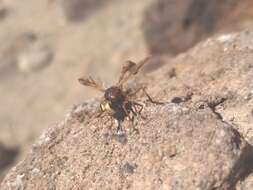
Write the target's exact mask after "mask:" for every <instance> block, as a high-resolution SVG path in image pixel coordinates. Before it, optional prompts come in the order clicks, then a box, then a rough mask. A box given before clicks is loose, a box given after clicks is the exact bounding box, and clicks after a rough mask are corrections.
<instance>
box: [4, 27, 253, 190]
mask: <svg viewBox="0 0 253 190" xmlns="http://www.w3.org/2000/svg"><path fill="white" fill-rule="evenodd" d="M252 44H253V31H251V30H247V31H243V32H240V33H228V34H224V35H221V36H215V37H213V38H210V39H208V40H206V41H203V42H201V43H199V44H198V45H197V46H195V47H194V48H192V49H191V50H189V51H188V52H186V53H184V54H181V55H180V56H178V57H176V58H174V59H172V58H170V59H168V60H167V64H166V65H164V66H163V67H162V68H161V69H159V70H156V71H153V72H152V73H149V74H147V75H139V77H137V78H136V79H135V81H131V82H130V84H147V87H148V88H147V91H148V93H149V94H150V95H151V96H152V98H154V99H155V100H159V101H162V102H164V104H162V105H157V104H152V103H150V102H149V101H147V99H146V97H145V96H142V95H141V94H139V95H138V96H137V98H136V101H138V102H140V103H143V105H144V110H143V112H142V117H136V118H135V124H136V125H135V126H134V128H133V126H132V125H131V122H130V121H128V120H125V121H124V122H123V129H124V131H123V132H124V133H121V134H120V135H119V134H117V133H116V126H111V125H110V122H107V118H102V117H101V118H96V117H95V116H94V115H95V113H96V111H97V110H96V109H97V108H98V107H99V101H98V100H96V99H95V100H94V101H87V102H85V103H83V104H80V105H77V106H74V107H73V109H72V110H71V111H70V112H69V113H68V114H67V116H66V118H65V119H64V120H63V121H62V122H60V123H59V124H57V125H55V126H53V127H51V128H49V129H48V130H47V131H46V132H45V133H44V134H43V135H42V136H41V138H40V139H39V140H38V141H37V143H36V144H34V146H33V148H32V150H31V152H30V154H29V155H27V157H26V159H25V160H24V161H22V162H20V163H19V164H18V165H17V166H16V167H15V168H13V169H12V170H11V171H10V172H9V174H8V175H7V176H6V178H5V179H4V180H3V182H2V184H1V186H0V189H1V190H2V189H3V190H5V189H28V190H29V189H63V190H64V189H189V190H191V189H192V190H197V189H201V190H213V189H218V190H231V189H236V188H245V189H246V188H250V187H251V184H252V183H251V179H252V173H253V164H252V160H253V146H252V145H253V141H252V139H253V130H252V125H253V119H252V118H253V116H252V105H253V104H252V101H253V98H252V97H253V95H252V89H253V85H252V77H253V62H252V60H253V54H252V49H253V46H252ZM164 61H166V60H164ZM133 86H134V85H133Z"/></svg>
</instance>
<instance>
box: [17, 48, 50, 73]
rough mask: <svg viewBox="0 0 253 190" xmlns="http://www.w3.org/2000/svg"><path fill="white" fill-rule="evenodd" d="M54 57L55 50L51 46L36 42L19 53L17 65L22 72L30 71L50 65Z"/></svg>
mask: <svg viewBox="0 0 253 190" xmlns="http://www.w3.org/2000/svg"><path fill="white" fill-rule="evenodd" d="M52 59H53V52H52V50H51V49H50V48H49V47H47V46H45V45H41V44H35V45H32V46H31V47H29V48H28V49H25V50H23V51H22V52H20V53H19V54H18V56H17V65H18V68H19V70H20V71H21V72H29V71H33V70H39V69H42V68H44V67H46V66H48V65H49V64H50V63H51V62H52Z"/></svg>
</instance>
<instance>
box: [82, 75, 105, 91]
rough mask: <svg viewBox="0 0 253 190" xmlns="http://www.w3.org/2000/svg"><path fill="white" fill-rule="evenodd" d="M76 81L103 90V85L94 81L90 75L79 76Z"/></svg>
mask: <svg viewBox="0 0 253 190" xmlns="http://www.w3.org/2000/svg"><path fill="white" fill-rule="evenodd" d="M78 81H79V82H80V83H81V84H82V85H84V86H89V87H92V88H95V89H97V90H99V91H101V92H104V91H105V88H104V87H103V85H101V84H99V83H98V82H96V81H95V80H94V79H93V78H92V77H90V76H89V77H87V78H86V77H83V78H79V79H78Z"/></svg>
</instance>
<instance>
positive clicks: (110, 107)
mask: <svg viewBox="0 0 253 190" xmlns="http://www.w3.org/2000/svg"><path fill="white" fill-rule="evenodd" d="M149 58H150V57H146V58H145V59H143V60H141V61H140V62H139V63H135V62H133V61H129V60H128V61H126V63H125V64H124V65H123V67H122V70H121V74H120V77H119V80H118V82H117V83H116V84H115V85H113V86H111V87H109V88H107V89H105V88H104V87H103V85H101V84H100V83H98V82H97V81H95V80H94V79H93V78H92V77H90V76H89V77H83V78H79V79H78V81H79V82H80V83H81V84H82V85H85V86H89V87H92V88H95V89H97V90H99V91H101V92H103V93H104V96H103V98H102V101H101V103H100V110H101V114H103V113H107V114H108V115H109V116H110V117H112V118H114V119H116V121H117V123H118V126H117V132H119V131H121V130H122V129H121V123H122V122H123V121H124V119H125V118H126V117H127V118H128V119H130V120H131V121H132V122H133V121H134V117H135V116H137V115H138V114H140V113H141V111H142V109H143V105H142V104H140V103H138V102H136V101H134V97H135V95H136V94H137V93H138V92H139V91H141V90H142V91H143V92H144V93H145V95H146V96H147V97H148V100H149V101H151V102H152V103H156V102H154V101H153V100H152V99H151V97H150V96H149V95H148V93H147V92H146V90H145V88H143V87H141V88H138V89H137V90H135V91H133V90H131V89H125V88H124V84H125V83H126V82H127V81H128V80H129V79H130V78H131V77H133V76H135V75H136V74H137V73H138V72H139V70H140V69H141V68H142V67H143V65H144V64H145V63H147V61H148V60H149Z"/></svg>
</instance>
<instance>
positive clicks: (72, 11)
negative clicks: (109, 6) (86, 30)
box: [61, 0, 109, 22]
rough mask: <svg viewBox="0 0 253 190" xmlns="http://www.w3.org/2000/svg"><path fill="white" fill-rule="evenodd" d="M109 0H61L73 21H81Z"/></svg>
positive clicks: (70, 19) (65, 12) (67, 14)
mask: <svg viewBox="0 0 253 190" xmlns="http://www.w3.org/2000/svg"><path fill="white" fill-rule="evenodd" d="M107 2H109V0H61V6H62V8H63V12H64V15H65V16H66V18H67V19H68V20H69V21H71V22H80V21H82V20H84V19H85V18H86V17H87V16H89V15H90V14H91V13H92V12H94V11H96V10H97V9H99V8H100V7H102V6H103V5H104V4H106V3H107Z"/></svg>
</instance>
